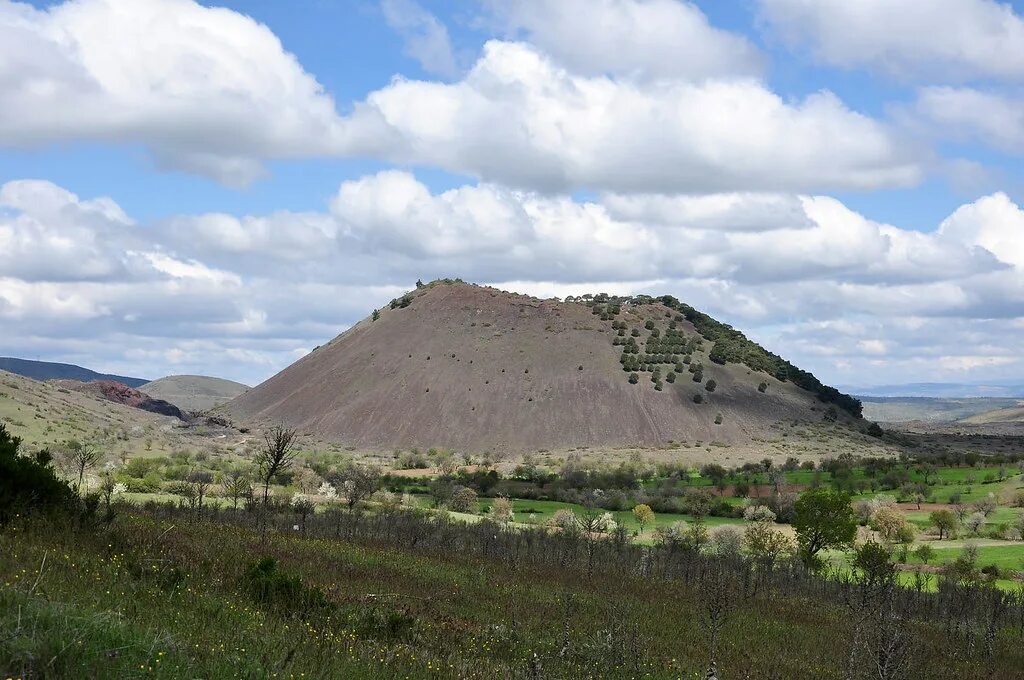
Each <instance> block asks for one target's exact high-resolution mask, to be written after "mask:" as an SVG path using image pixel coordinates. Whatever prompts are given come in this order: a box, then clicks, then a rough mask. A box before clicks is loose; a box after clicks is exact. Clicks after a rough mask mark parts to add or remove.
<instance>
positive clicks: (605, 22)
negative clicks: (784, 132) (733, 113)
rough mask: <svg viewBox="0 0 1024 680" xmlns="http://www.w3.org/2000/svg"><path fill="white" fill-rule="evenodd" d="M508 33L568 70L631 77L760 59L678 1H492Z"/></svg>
mask: <svg viewBox="0 0 1024 680" xmlns="http://www.w3.org/2000/svg"><path fill="white" fill-rule="evenodd" d="M487 6H488V7H489V8H490V9H491V11H492V12H493V13H494V15H495V17H496V18H497V20H498V22H499V24H500V25H501V26H502V27H503V28H504V29H505V30H506V31H507V32H508V33H509V34H510V35H511V36H513V37H518V36H521V37H523V38H525V39H526V40H527V41H528V42H530V43H532V44H534V45H537V46H539V47H540V48H542V49H543V50H544V51H545V52H547V53H548V54H551V55H552V56H554V57H555V58H556V59H557V60H558V61H559V62H561V63H562V64H564V65H565V66H567V67H568V68H570V69H571V70H572V71H573V72H575V73H579V74H583V75H591V76H596V75H607V74H612V75H617V76H625V77H631V78H644V79H650V78H673V79H676V78H680V79H685V80H701V79H705V78H717V77H731V76H756V75H758V74H759V73H760V72H761V68H762V62H763V58H762V56H761V55H760V53H759V52H758V50H757V48H756V47H754V46H753V45H752V44H751V43H750V41H749V40H747V39H746V38H745V37H743V36H740V35H736V34H733V33H729V32H727V31H722V30H719V29H717V28H715V27H713V26H711V25H710V24H709V22H708V19H707V17H706V16H704V13H703V12H701V10H700V8H698V7H697V6H696V5H694V4H693V3H691V2H680V1H679V0H560V1H559V2H546V1H544V0H491V1H490V2H488V3H487Z"/></svg>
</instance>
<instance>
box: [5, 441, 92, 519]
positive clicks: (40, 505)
mask: <svg viewBox="0 0 1024 680" xmlns="http://www.w3.org/2000/svg"><path fill="white" fill-rule="evenodd" d="M20 445H21V439H19V438H18V437H13V436H11V434H10V433H8V432H7V428H6V427H5V426H4V425H2V424H0V526H2V525H3V524H6V523H7V522H8V521H10V519H11V518H12V517H13V516H14V515H15V514H18V513H24V512H29V511H33V510H35V511H41V512H43V513H47V514H50V513H55V512H65V511H68V510H71V509H73V508H74V506H75V505H76V504H77V500H78V498H77V496H76V495H75V492H74V491H73V490H72V489H71V487H70V486H68V484H67V483H66V482H63V481H61V480H60V479H58V478H57V474H56V473H55V472H54V471H53V468H52V467H51V466H50V461H51V456H50V453H49V451H46V450H45V449H44V450H43V451H40V452H39V453H37V454H36V455H35V456H34V457H32V458H28V457H25V456H20V455H18V447H19V446H20Z"/></svg>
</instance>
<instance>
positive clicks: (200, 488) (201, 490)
mask: <svg viewBox="0 0 1024 680" xmlns="http://www.w3.org/2000/svg"><path fill="white" fill-rule="evenodd" d="M185 481H187V482H188V483H189V484H191V485H192V488H193V489H195V492H196V499H197V500H198V502H199V509H200V510H202V509H203V498H205V497H206V492H207V491H209V489H210V484H211V483H212V482H213V473H210V472H207V471H206V470H193V471H192V472H189V473H188V477H186V478H185Z"/></svg>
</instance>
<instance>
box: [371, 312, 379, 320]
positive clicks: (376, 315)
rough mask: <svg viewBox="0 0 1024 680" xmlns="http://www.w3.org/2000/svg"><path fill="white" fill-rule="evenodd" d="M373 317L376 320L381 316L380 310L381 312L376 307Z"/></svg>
mask: <svg viewBox="0 0 1024 680" xmlns="http://www.w3.org/2000/svg"><path fill="white" fill-rule="evenodd" d="M371 318H372V319H373V320H374V321H376V320H377V319H379V318H380V312H379V311H377V310H376V309H375V310H373V314H372V315H371Z"/></svg>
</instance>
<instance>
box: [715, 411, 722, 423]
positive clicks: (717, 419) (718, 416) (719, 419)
mask: <svg viewBox="0 0 1024 680" xmlns="http://www.w3.org/2000/svg"><path fill="white" fill-rule="evenodd" d="M721 424H722V414H721V413H719V414H718V415H717V416H715V425H721Z"/></svg>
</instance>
